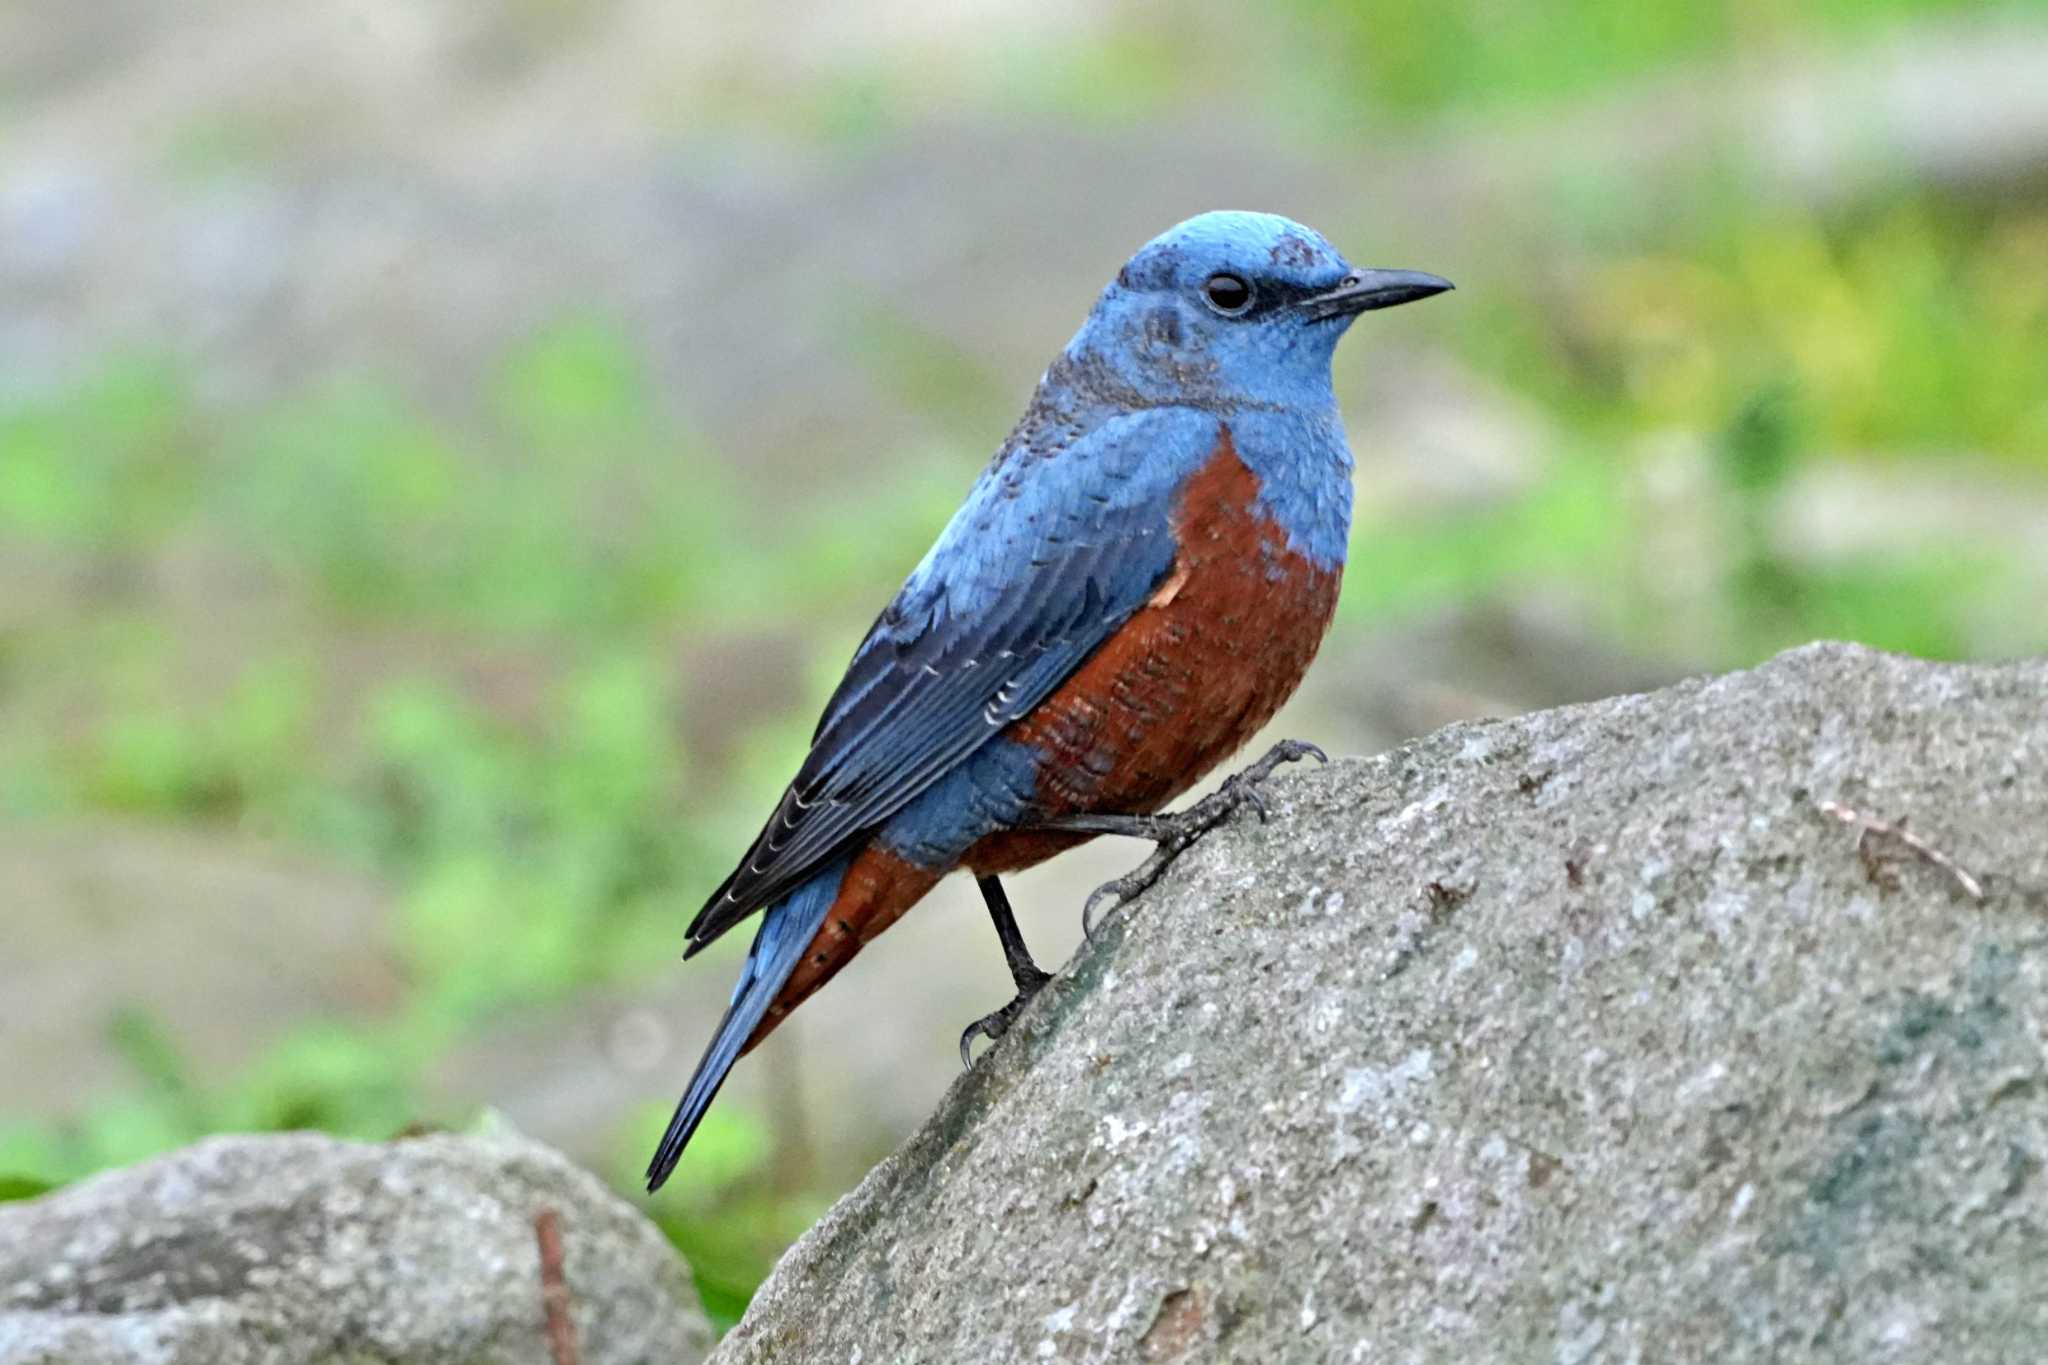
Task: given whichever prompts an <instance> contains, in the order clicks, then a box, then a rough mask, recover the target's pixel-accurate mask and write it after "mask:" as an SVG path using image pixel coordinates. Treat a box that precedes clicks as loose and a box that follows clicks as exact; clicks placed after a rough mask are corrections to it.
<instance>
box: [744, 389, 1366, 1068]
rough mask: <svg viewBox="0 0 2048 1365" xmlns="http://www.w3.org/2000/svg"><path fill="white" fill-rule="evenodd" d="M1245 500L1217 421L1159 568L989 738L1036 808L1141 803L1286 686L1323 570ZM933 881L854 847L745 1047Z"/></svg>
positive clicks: (1235, 736)
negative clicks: (1146, 597)
mask: <svg viewBox="0 0 2048 1365" xmlns="http://www.w3.org/2000/svg"><path fill="white" fill-rule="evenodd" d="M1258 495H1259V481H1258V478H1257V476H1256V475H1254V474H1253V473H1252V472H1251V470H1250V469H1248V468H1246V467H1245V464H1244V461H1243V460H1242V459H1240V458H1239V457H1238V454H1237V450H1236V448H1235V447H1233V446H1232V445H1231V442H1230V433H1229V430H1228V429H1227V428H1226V429H1225V431H1224V433H1223V437H1222V439H1221V440H1220V441H1218V442H1217V445H1216V451H1215V453H1214V455H1212V456H1211V457H1210V459H1209V462H1208V463H1207V464H1206V465H1204V466H1203V467H1202V469H1201V471H1200V472H1199V473H1198V474H1197V475H1196V476H1195V477H1194V478H1193V479H1192V480H1190V481H1189V483H1188V486H1187V487H1186V488H1185V489H1184V490H1183V491H1182V493H1181V497H1180V500H1179V501H1178V502H1177V503H1176V504H1175V508H1174V516H1173V525H1174V530H1175V533H1176V537H1177V540H1178V544H1179V547H1180V553H1179V555H1178V557H1177V558H1176V559H1175V561H1174V567H1173V572H1172V573H1170V574H1169V575H1167V578H1166V580H1165V581H1164V582H1163V583H1161V584H1160V585H1159V587H1158V589H1157V590H1156V591H1155V592H1154V593H1153V595H1152V600H1151V601H1150V602H1149V603H1147V604H1146V606H1145V607H1144V608H1143V609H1142V610H1140V611H1139V612H1138V614H1137V615H1136V616H1134V617H1132V618H1131V620H1130V621H1129V622H1127V623H1126V624H1125V626H1124V627H1123V629H1122V630H1120V631H1118V632H1117V633H1116V635H1114V636H1113V637H1111V638H1110V640H1109V641H1108V642H1107V643H1105V644H1104V645H1103V646H1102V647H1101V648H1100V649H1098V650H1097V651H1096V652H1095V653H1094V654H1092V655H1090V656H1089V658H1088V661H1087V662H1086V663H1085V664H1083V665H1082V666H1081V667H1080V668H1079V669H1077V670H1076V671H1075V673H1074V676H1073V677H1071V678H1069V679H1068V680H1067V681H1066V683H1064V684H1063V685H1062V686H1061V687H1060V689H1059V690H1058V691H1056V692H1054V693H1053V694H1052V696H1050V697H1048V698H1047V699H1046V700H1045V701H1044V702H1042V703H1040V704H1039V706H1038V707H1037V708H1036V709H1035V710H1033V711H1032V712H1031V714H1030V715H1028V716H1026V717H1024V718H1023V719H1022V720H1020V721H1018V722H1017V723H1016V724H1015V725H1012V726H1011V727H1010V728H1009V729H1008V730H1006V731H1004V735H1005V737H1006V738H1009V739H1014V740H1016V741H1018V742H1020V743H1023V744H1029V745H1034V746H1036V747H1037V748H1038V749H1039V750H1041V751H1042V752H1043V753H1044V755H1045V761H1044V762H1043V764H1042V765H1041V766H1040V768H1039V777H1038V794H1039V801H1040V803H1041V809H1042V811H1043V813H1044V814H1047V815H1062V814H1068V813H1071V812H1076V811H1112V812H1123V813H1137V812H1145V811H1153V810H1157V809H1158V808H1159V807H1161V806H1163V805H1165V804H1166V803H1167V802H1168V801H1171V800H1172V799H1173V798H1174V797H1176V796H1178V795H1180V794H1181V793H1182V792H1184V791H1186V790H1187V789H1188V788H1189V787H1191V786H1193V785H1194V784H1195V783H1196V782H1198V781H1200V780H1201V778H1202V775H1203V774H1204V773H1206V772H1208V771H1209V770H1210V769H1211V768H1213V767H1215V766H1216V765H1217V764H1218V763H1221V762H1222V761H1223V760H1224V759H1226V758H1228V757H1229V756H1230V755H1231V754H1233V753H1235V752H1236V751H1237V750H1238V749H1239V748H1240V747H1241V746H1243V744H1244V743H1245V741H1246V740H1248V739H1250V738H1251V737H1252V735H1253V734H1255V733H1257V731H1258V730H1259V728H1260V727H1261V726H1263V725H1264V724H1265V723H1266V722H1267V721H1268V720H1271V719H1272V717H1273V713H1274V712H1275V711H1277V710H1279V709H1280V704H1281V703H1282V702H1284V701H1286V700H1287V698H1288V697H1289V696H1290V695H1291V694H1292V693H1293V691H1294V689H1295V687H1296V686H1297V685H1298V684H1299V683H1300V682H1301V678H1302V675H1303V674H1304V673H1306V672H1307V671H1308V666H1309V661H1310V660H1312V659H1313V658H1315V653H1316V649H1317V647H1318V646H1319V645H1320V644H1321V643H1322V639H1323V633H1324V631H1325V630H1327V629H1328V628H1329V624H1330V617H1331V614H1332V613H1333V612H1334V611H1335V610H1336V606H1337V586H1338V578H1339V573H1338V571H1336V570H1321V569H1317V568H1316V567H1315V566H1314V565H1312V564H1310V563H1309V562H1308V560H1307V559H1305V558H1303V557H1302V556H1301V555H1299V554H1296V553H1295V552H1293V551H1292V550H1289V549H1288V548H1287V535H1286V533H1285V532H1284V531H1283V530H1281V529H1280V527H1278V526H1277V525H1275V524H1274V523H1273V522H1272V521H1271V519H1269V518H1268V517H1266V516H1265V515H1263V514H1262V513H1261V512H1260V511H1259V509H1258V505H1257V501H1258ZM1086 838H1087V836H1084V835H1074V834H1044V833H1029V832H1025V833H1017V834H993V835H990V836H989V837H987V838H985V839H983V840H981V841H980V842H979V843H977V844H975V845H974V846H973V847H972V848H971V849H969V850H968V851H967V854H966V856H965V857H964V858H963V859H962V860H961V861H962V862H963V863H964V864H965V865H966V866H968V867H971V868H972V869H973V870H974V873H975V875H976V876H985V875H988V874H990V873H997V872H1010V871H1014V870H1016V869H1018V868H1022V867H1028V866H1030V865H1031V864H1033V863H1037V862H1041V861H1043V860H1044V859H1046V858H1049V857H1051V856H1052V855H1054V854H1055V853H1059V852H1061V851H1062V850H1065V849H1068V848H1072V847H1073V846H1074V845H1076V844H1079V843H1083V842H1086ZM943 874H944V870H943V869H938V870H933V869H927V868H922V867H918V866H916V865H915V864H913V863H910V862H908V861H906V860H905V859H903V858H900V857H898V856H897V855H896V854H894V853H891V852H889V851H888V850H887V849H886V848H883V847H881V846H880V845H879V844H871V845H869V846H868V848H867V849H866V850H865V851H863V852H862V853H861V854H860V855H859V856H858V857H856V858H855V859H854V860H853V863H852V864H851V865H850V866H849V867H848V869H847V872H846V876H845V879H844V880H843V881H842V882H841V883H840V888H839V894H838V897H837V898H836V899H835V900H834V901H833V903H832V909H831V910H830V911H829V912H828V913H827V914H826V916H825V923H824V925H823V926H822V927H821V928H820V929H819V930H818V933H817V935H816V936H815V937H814V938H813V939H812V940H811V942H810V945H809V947H808V948H807V949H806V950H805V952H804V957H803V960H802V961H801V962H799V963H798V964H797V968H796V971H795V972H794V973H793V974H792V975H791V976H790V978H789V981H788V983H787V984H786V985H785V986H784V987H783V988H782V991H781V992H780V994H778V995H777V996H776V998H775V1003H774V1004H772V1005H771V1006H769V1009H768V1013H767V1015H766V1016H765V1017H764V1018H763V1019H762V1020H761V1025H760V1027H759V1028H757V1029H755V1030H754V1036H753V1037H752V1038H751V1039H749V1040H748V1042H747V1047H748V1048H749V1049H751V1048H752V1047H753V1046H754V1045H755V1044H756V1043H759V1042H760V1041H761V1040H762V1039H763V1038H765V1037H767V1036H768V1034H769V1033H770V1032H772V1031H773V1030H774V1028H775V1026H776V1025H777V1024H778V1023H780V1022H781V1021H782V1019H783V1017H784V1016H785V1015H787V1014H788V1013H789V1011H791V1010H793V1009H795V1008H796V1007H797V1006H798V1005H799V1004H801V1003H802V1002H803V1001H804V999H805V998H806V997H808V996H809V995H810V994H811V992H812V991H815V990H816V989H818V987H820V986H822V985H824V984H825V982H826V981H827V980H829V979H830V978H831V977H832V976H833V974H834V973H836V972H838V970H839V969H840V968H841V967H844V966H845V965H846V964H847V963H848V962H850V961H851V960H852V959H853V956H854V954H855V953H857V952H859V951H860V949H861V945H863V944H864V943H866V942H867V941H868V940H870V939H872V938H874V937H875V936H876V935H877V934H879V933H881V932H882V931H883V930H884V929H887V928H888V927H889V926H890V925H891V924H894V923H895V922H896V920H897V918H898V917H900V916H901V915H902V914H903V912H904V911H906V910H908V909H909V908H910V907H911V906H913V905H915V904H916V903H917V902H918V901H919V900H921V899H923V898H924V895H925V893H926V892H927V891H929V890H931V888H932V887H933V885H935V884H936V883H937V882H938V880H939V878H940V877H941V876H942V875H943Z"/></svg>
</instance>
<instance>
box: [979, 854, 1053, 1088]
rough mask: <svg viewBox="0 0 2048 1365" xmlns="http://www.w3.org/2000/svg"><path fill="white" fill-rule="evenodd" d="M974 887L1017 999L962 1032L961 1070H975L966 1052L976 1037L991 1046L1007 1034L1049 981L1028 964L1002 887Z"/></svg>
mask: <svg viewBox="0 0 2048 1365" xmlns="http://www.w3.org/2000/svg"><path fill="white" fill-rule="evenodd" d="M974 884H975V885H976V886H978V887H980V888H981V898H982V900H983V901H984V902H986V903H987V905H988V917H989V918H990V919H991V920H993V921H995V926H996V937H997V938H998V939H1000V940H1001V941H1002V945H1003V964H1004V965H1005V966H1007V967H1008V968H1009V969H1010V980H1011V981H1013V982H1015V983H1016V986H1017V997H1016V999H1014V1000H1012V1001H1011V1002H1010V1003H1009V1004H1007V1005H1005V1006H1003V1007H1002V1008H1001V1009H999V1010H997V1011H995V1012H994V1013H993V1014H984V1015H983V1016H981V1018H979V1019H977V1020H975V1021H974V1022H973V1023H971V1024H969V1025H968V1026H967V1027H966V1028H965V1029H963V1030H961V1032H960V1066H961V1068H962V1069H963V1070H972V1069H973V1067H974V1055H973V1053H972V1052H971V1051H970V1050H969V1049H970V1045H971V1044H972V1043H973V1042H974V1039H975V1035H977V1034H979V1035H980V1036H982V1037H984V1038H986V1039H988V1040H989V1041H990V1042H991V1043H993V1042H994V1041H996V1039H998V1038H1000V1037H1002V1036H1003V1035H1004V1034H1005V1033H1008V1032H1009V1031H1010V1025H1011V1024H1012V1023H1015V1022H1016V1019H1017V1016H1018V1014H1020V1013H1022V1011H1023V1009H1024V1007H1025V1006H1026V1005H1028V1004H1030V1003H1031V997H1032V996H1034V995H1037V994H1038V993H1039V991H1041V990H1043V989H1044V988H1045V983H1046V982H1048V981H1050V980H1052V973H1050V972H1045V971H1040V970H1039V967H1038V964H1037V963H1036V962H1033V961H1032V960H1031V950H1030V949H1028V948H1026V947H1025V946H1024V935H1023V934H1022V933H1021V932H1019V930H1018V928H1017V916H1016V915H1015V913H1013V912H1012V911H1011V909H1010V898H1009V897H1008V896H1007V895H1005V894H1004V893H1003V884H1002V883H1001V882H999V881H997V880H996V879H995V878H994V877H977V878H975V881H974Z"/></svg>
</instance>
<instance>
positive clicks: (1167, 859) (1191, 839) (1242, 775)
mask: <svg viewBox="0 0 2048 1365" xmlns="http://www.w3.org/2000/svg"><path fill="white" fill-rule="evenodd" d="M1304 758H1313V759H1315V760H1316V762H1318V763H1328V762H1329V761H1330V756H1329V755H1328V754H1326V753H1324V752H1323V751H1322V750H1321V749H1320V748H1318V747H1316V746H1315V745H1313V744H1310V743H1309V742H1308V741H1307V740H1304V739H1283V740H1281V741H1280V742H1279V743H1278V744H1275V745H1274V746H1273V747H1272V748H1270V749H1268V750H1267V751H1266V752H1265V754H1264V755H1262V756H1261V757H1260V758H1259V760H1258V761H1257V762H1255V763H1252V764H1249V765H1247V766H1246V767H1244V768H1242V769H1240V770H1238V771H1237V772H1235V773H1232V774H1231V775H1230V776H1229V777H1228V778H1226V779H1224V782H1223V785H1222V786H1220V787H1218V788H1217V789H1216V790H1215V791H1214V792H1212V793H1210V794H1209V795H1208V796H1205V797H1203V798H1202V799H1201V800H1200V801H1197V802H1196V803H1195V804H1194V805H1192V806H1190V807H1188V808H1187V809H1186V810H1184V811H1182V812H1180V813H1179V814H1177V815H1154V816H1150V817H1137V818H1139V819H1143V820H1145V821H1146V823H1145V825H1144V826H1143V829H1142V837H1144V838H1148V839H1151V840H1152V841H1153V843H1154V844H1156V845H1157V847H1155V848H1154V849H1153V850H1152V855H1151V856H1150V857H1148V858H1147V859H1145V861H1144V862H1142V863H1140V864H1138V866H1136V867H1134V868H1132V869H1131V870H1130V871H1129V872H1126V873H1125V874H1124V875H1123V876H1121V877H1118V878H1117V879H1116V880H1115V881H1110V882H1104V883H1103V884H1102V885H1100V886H1098V887H1096V888H1095V889H1094V890H1093V891H1091V892H1089V894H1088V900H1087V903H1086V904H1084V905H1083V906H1082V907H1081V933H1082V935H1083V937H1085V938H1087V939H1088V940H1089V941H1090V942H1093V941H1094V939H1095V931H1096V929H1097V928H1098V927H1100V924H1101V920H1100V919H1099V918H1098V917H1097V915H1096V907H1097V906H1099V905H1101V904H1102V903H1103V902H1104V901H1105V900H1108V899H1109V898H1111V897H1114V898H1115V902H1116V903H1115V904H1114V905H1112V906H1111V907H1110V909H1109V910H1108V911H1107V912H1106V913H1108V914H1116V913H1118V912H1120V911H1121V910H1122V909H1123V908H1124V907H1125V906H1126V905H1128V904H1130V903H1131V901H1132V900H1133V899H1135V898H1136V897H1137V896H1139V895H1140V894H1142V893H1143V892H1144V891H1146V890H1147V889H1149V888H1150V887H1151V885H1152V883H1154V882H1156V881H1158V880H1159V878H1160V876H1161V875H1162V874H1164V873H1165V871H1166V869H1167V868H1168V867H1169V866H1171V865H1172V863H1173V860H1174V859H1176V858H1178V857H1179V856H1180V855H1181V854H1183V853H1185V852H1187V850H1188V849H1189V848H1191V847H1192V846H1193V845H1194V844H1195V842H1196V841H1197V840H1199V839H1200V838H1201V837H1202V836H1203V835H1204V834H1207V833H1208V832H1209V831H1210V830H1212V829H1214V828H1215V827H1216V826H1218V825H1220V824H1222V823H1223V822H1224V821H1225V820H1226V819H1228V818H1229V817H1230V815H1231V813H1232V812H1233V811H1235V810H1236V809H1237V808H1238V807H1239V806H1250V807H1251V808H1252V809H1253V810H1254V811H1256V812H1257V813H1258V817H1259V823H1260V824H1264V823H1265V822H1266V819H1267V817H1268V816H1269V815H1271V814H1272V807H1271V806H1270V805H1269V804H1268V803H1267V801H1266V797H1265V794H1264V793H1263V792H1261V791H1260V790H1259V784H1260V783H1262V782H1264V781H1265V780H1266V779H1267V778H1268V777H1271V776H1272V775H1273V770H1274V769H1276V768H1278V767H1279V766H1280V765H1281V764H1283V763H1295V762H1299V761H1300V760H1301V759H1304ZM1132 832H1134V833H1140V832H1141V831H1139V830H1137V829H1134V830H1133V831H1132Z"/></svg>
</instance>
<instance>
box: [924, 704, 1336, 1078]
mask: <svg viewBox="0 0 2048 1365" xmlns="http://www.w3.org/2000/svg"><path fill="white" fill-rule="evenodd" d="M1304 758H1313V759H1315V760H1316V761H1317V762H1318V763H1328V762H1329V761H1330V756H1329V755H1328V754H1326V753H1324V752H1323V751H1322V750H1321V749H1319V748H1317V747H1316V746H1315V745H1313V744H1310V743H1309V742H1308V741H1307V740H1301V739H1283V740H1281V741H1280V742H1279V743H1278V744H1275V745H1274V746H1273V747H1272V748H1270V749H1268V750H1267V751H1266V752H1265V754H1264V755H1263V756H1262V757H1261V758H1260V759H1259V760H1258V761H1257V762H1256V763H1251V764H1248V765H1246V766H1245V767H1243V768H1241V769H1239V770H1238V771H1237V772H1235V773H1232V774H1231V775H1230V776H1229V777H1228V778H1225V779H1224V782H1223V785H1222V786H1220V787H1218V788H1217V789H1216V790H1215V791H1214V792H1212V793H1210V794H1209V795H1208V796H1205V797H1203V798H1202V799H1201V800H1200V801H1197V802H1195V804H1194V805H1192V806H1189V807H1188V808H1187V809H1186V810H1184V811H1180V812H1178V813H1177V814H1174V815H1069V816H1064V817H1061V818H1059V819H1054V820H1048V821H1046V822H1045V823H1044V824H1043V825H1039V826H1037V828H1040V829H1052V830H1065V831H1069V832H1072V833H1076V834H1122V835H1126V836H1128V837H1130V838H1133V839H1150V840H1151V841H1152V842H1153V843H1154V844H1155V845H1157V847H1155V848H1154V849H1153V850H1152V855H1151V856H1150V857H1149V858H1147V859H1145V861H1144V862H1142V863H1140V864H1138V865H1137V866H1136V867H1134V868H1132V869H1131V870H1130V871H1129V872H1126V873H1125V874H1124V875H1123V876H1121V877H1118V878H1117V879H1116V880H1115V881H1111V882H1104V883H1103V884H1102V885H1100V886H1098V887H1096V888H1095V890H1093V891H1092V892H1090V893H1089V894H1088V900H1087V903H1086V904H1084V905H1083V906H1082V907H1081V932H1082V934H1083V935H1084V936H1085V937H1086V938H1087V939H1088V940H1089V941H1090V942H1093V941H1094V938H1095V930H1096V927H1097V925H1098V924H1099V923H1100V921H1099V920H1098V918H1097V916H1096V913H1095V908H1096V907H1097V906H1098V905H1100V904H1101V903H1102V902H1103V901H1104V900H1105V899H1107V898H1109V897H1112V896H1113V897H1115V898H1116V903H1115V905H1113V906H1112V907H1111V908H1110V911H1109V913H1112V914H1113V913H1115V912H1116V911H1119V910H1122V909H1123V908H1124V906H1126V905H1128V904H1129V903H1130V902H1131V901H1132V900H1133V899H1134V898H1136V897H1137V896H1139V895H1140V894H1142V893H1143V892H1144V891H1146V890H1147V889H1148V888H1150V887H1151V885H1152V883H1154V882H1156V881H1158V880H1159V878H1160V876H1161V875H1162V874H1164V873H1165V871H1166V869H1167V868H1168V867H1170V866H1172V865H1173V861H1174V859H1176V858H1178V857H1180V855H1181V854H1183V853H1185V852H1187V851H1188V849H1190V848H1192V847H1194V845H1195V843H1196V842H1197V841H1198V840H1200V839H1201V837H1202V836H1203V835H1205V834H1207V833H1208V832H1209V831H1210V830H1212V829H1214V828H1216V826H1218V825H1220V824H1222V823H1223V822H1224V821H1225V820H1227V819H1229V818H1230V816H1231V814H1232V812H1234V811H1236V810H1237V808H1238V807H1239V806H1250V807H1251V808H1252V809H1253V810H1254V811H1256V812H1257V813H1258V817H1259V822H1260V823H1261V824H1264V823H1265V821H1266V818H1267V817H1268V816H1269V815H1270V814H1271V813H1272V808H1271V806H1269V805H1268V804H1267V801H1266V798H1265V795H1264V793H1262V792H1260V791H1259V784H1260V783H1261V782H1264V781H1265V780H1266V779H1267V778H1268V777H1271V776H1272V775H1273V770H1274V769H1275V768H1278V767H1279V766H1280V765H1281V764H1283V763H1294V762H1297V761H1299V760H1301V759H1304ZM990 910H991V912H993V910H994V905H993V904H991V906H990ZM997 932H999V933H1000V932H1001V928H1000V926H998V929H997ZM1020 989H1021V985H1020ZM961 1041H962V1045H963V1047H964V1046H965V1042H966V1040H965V1039H962V1040H961Z"/></svg>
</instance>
